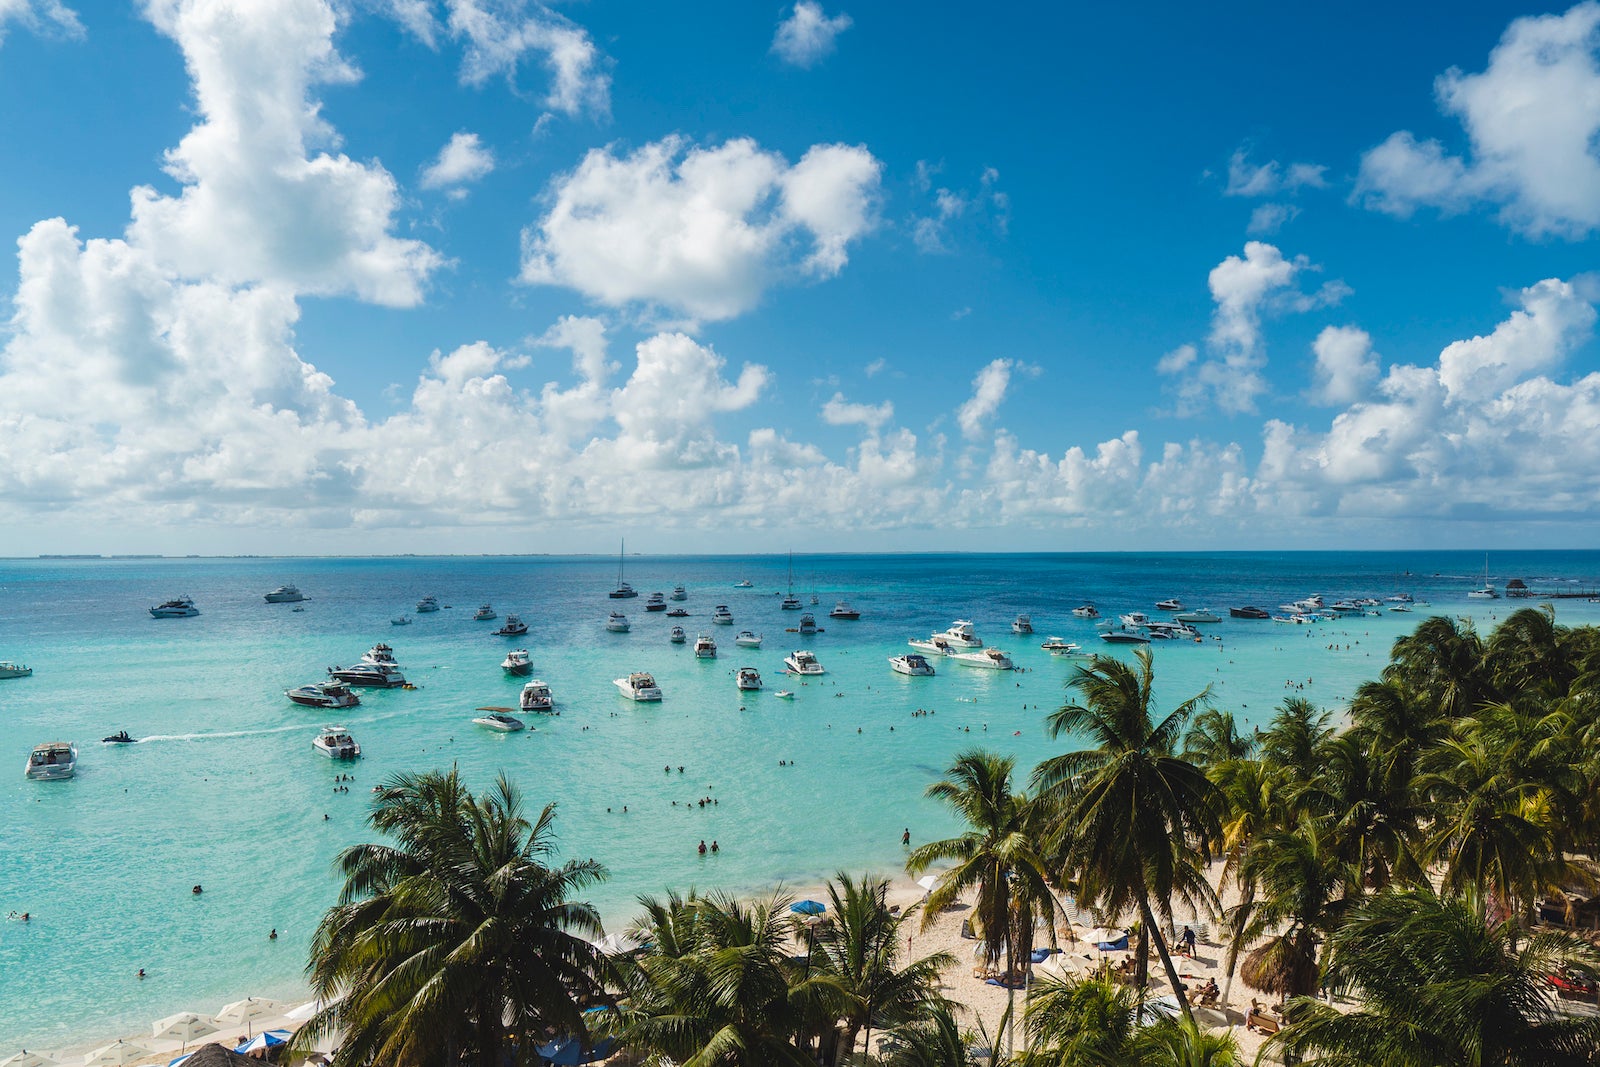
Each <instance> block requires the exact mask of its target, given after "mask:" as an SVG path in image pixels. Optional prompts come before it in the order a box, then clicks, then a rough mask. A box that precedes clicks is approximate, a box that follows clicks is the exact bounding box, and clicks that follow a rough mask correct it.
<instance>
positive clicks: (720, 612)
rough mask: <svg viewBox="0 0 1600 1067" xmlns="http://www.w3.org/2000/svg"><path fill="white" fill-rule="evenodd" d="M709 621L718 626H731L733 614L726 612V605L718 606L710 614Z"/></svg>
mask: <svg viewBox="0 0 1600 1067" xmlns="http://www.w3.org/2000/svg"><path fill="white" fill-rule="evenodd" d="M711 621H712V622H714V623H716V624H717V625H718V626H732V625H733V612H731V611H729V610H728V605H726V604H718V605H717V606H716V609H715V610H714V611H712V613H711Z"/></svg>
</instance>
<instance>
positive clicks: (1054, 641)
mask: <svg viewBox="0 0 1600 1067" xmlns="http://www.w3.org/2000/svg"><path fill="white" fill-rule="evenodd" d="M1039 647H1040V648H1042V649H1044V650H1045V651H1046V652H1048V653H1050V654H1051V655H1052V656H1085V655H1088V653H1086V652H1084V650H1083V646H1082V645H1080V644H1078V643H1077V642H1075V641H1066V640H1063V639H1061V638H1059V637H1052V638H1051V639H1050V640H1048V641H1041V642H1040V643H1039Z"/></svg>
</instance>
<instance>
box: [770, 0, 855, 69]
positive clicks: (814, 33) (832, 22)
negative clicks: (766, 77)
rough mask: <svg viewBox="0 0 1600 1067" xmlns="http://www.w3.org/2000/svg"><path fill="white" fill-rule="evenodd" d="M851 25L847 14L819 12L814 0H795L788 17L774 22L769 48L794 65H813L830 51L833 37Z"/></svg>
mask: <svg viewBox="0 0 1600 1067" xmlns="http://www.w3.org/2000/svg"><path fill="white" fill-rule="evenodd" d="M851 25H853V23H852V21H851V18H850V16H849V15H846V14H844V13H843V12H840V13H839V14H837V15H832V16H830V15H827V14H824V13H823V10H822V5H821V4H819V3H816V2H815V0H799V3H797V4H795V5H794V8H793V10H791V11H790V12H789V17H788V18H786V19H784V20H783V21H782V22H780V23H778V32H777V33H776V34H775V35H774V36H773V38H772V52H773V54H774V55H776V56H777V57H778V58H780V59H782V60H783V61H784V62H785V63H789V64H792V65H794V66H796V67H809V66H812V65H814V64H815V63H816V62H817V61H818V60H819V59H822V58H823V57H824V56H826V55H828V53H830V52H832V51H833V48H834V41H835V39H836V38H837V37H838V36H839V35H840V34H841V33H843V32H844V31H845V30H848V29H849V28H850V27H851Z"/></svg>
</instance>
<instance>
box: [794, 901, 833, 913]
mask: <svg viewBox="0 0 1600 1067" xmlns="http://www.w3.org/2000/svg"><path fill="white" fill-rule="evenodd" d="M789 910H790V911H792V912H794V913H795V914H796V915H821V914H822V913H823V912H825V911H827V910H828V906H827V905H826V904H823V903H821V902H820V901H815V900H797V901H795V902H794V903H793V904H790V905H789Z"/></svg>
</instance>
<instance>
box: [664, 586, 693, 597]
mask: <svg viewBox="0 0 1600 1067" xmlns="http://www.w3.org/2000/svg"><path fill="white" fill-rule="evenodd" d="M667 599H668V600H688V599H689V591H688V590H687V589H685V588H684V587H683V586H681V585H675V586H673V587H672V595H671V596H669V597H668V598H667Z"/></svg>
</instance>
